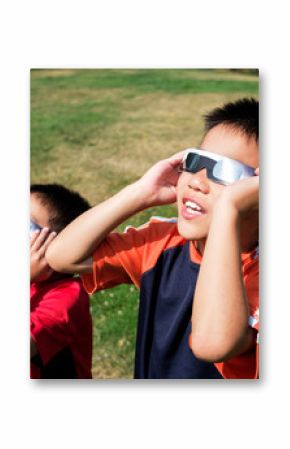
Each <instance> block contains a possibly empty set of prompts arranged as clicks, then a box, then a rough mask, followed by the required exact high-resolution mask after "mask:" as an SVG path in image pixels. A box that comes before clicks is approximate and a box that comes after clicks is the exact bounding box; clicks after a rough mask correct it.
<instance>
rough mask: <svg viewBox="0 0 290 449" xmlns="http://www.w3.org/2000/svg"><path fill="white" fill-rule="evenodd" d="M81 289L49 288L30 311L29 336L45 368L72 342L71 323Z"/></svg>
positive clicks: (72, 287)
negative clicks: (45, 365)
mask: <svg viewBox="0 0 290 449" xmlns="http://www.w3.org/2000/svg"><path fill="white" fill-rule="evenodd" d="M80 289H81V285H80V284H79V283H77V282H75V283H74V285H73V286H71V287H70V289H68V288H67V287H65V288H61V287H58V288H52V289H51V290H48V291H47V292H46V293H45V294H44V295H43V297H42V299H41V301H39V302H38V303H37V305H35V307H32V309H31V311H30V334H31V337H32V339H33V340H34V341H35V343H36V346H37V349H38V352H39V354H40V357H41V359H42V361H43V363H44V364H46V363H47V362H49V360H50V359H51V358H53V357H54V356H55V355H56V354H57V353H58V352H59V351H61V350H62V349H63V348H65V347H66V346H68V345H70V344H71V342H72V339H73V332H74V329H73V326H74V323H73V320H72V319H71V316H72V315H75V309H76V308H77V305H78V301H79V294H80Z"/></svg>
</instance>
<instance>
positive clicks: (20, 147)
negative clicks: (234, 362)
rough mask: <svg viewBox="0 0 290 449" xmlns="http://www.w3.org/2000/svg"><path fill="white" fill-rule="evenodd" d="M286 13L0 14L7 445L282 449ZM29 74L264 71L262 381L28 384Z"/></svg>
mask: <svg viewBox="0 0 290 449" xmlns="http://www.w3.org/2000/svg"><path fill="white" fill-rule="evenodd" d="M269 4H270V3H269ZM286 5H287V2H286V1H279V0H278V1H276V2H275V6H274V7H270V6H269V5H267V4H266V3H265V2H264V3H260V4H259V3H258V2H255V3H254V2H253V1H249V0H243V2H239V3H237V2H233V1H219V2H214V1H212V2H211V1H205V0H203V1H200V2H198V3H197V2H195V1H185V0H179V1H170V0H168V1H161V0H160V1H159V2H158V1H157V0H155V1H152V0H147V1H146V2H145V1H144V2H140V1H137V0H135V1H132V0H131V1H128V0H127V1H126V0H123V1H112V0H106V2H104V1H102V2H98V1H88V0H83V1H82V2H77V1H73V0H71V1H67V0H64V1H62V2H61V1H60V0H58V1H56V0H50V1H49V2H44V1H41V0H38V1H29V0H28V1H26V2H18V1H13V0H12V1H10V2H9V4H8V2H7V5H6V6H5V7H3V6H2V7H1V11H0V17H1V27H0V33H1V36H0V37H1V47H2V50H1V67H2V68H1V83H0V92H1V96H0V98H1V137H2V138H1V155H2V165H1V203H2V213H1V217H2V218H1V221H2V227H1V230H2V232H1V246H0V248H1V274H2V294H1V316H0V325H1V326H0V329H1V342H2V345H1V348H2V350H1V359H0V360H1V384H0V385H1V396H0V397H1V412H2V413H1V415H2V419H1V424H2V432H1V436H0V444H1V446H2V447H4V448H10V447H11V448H14V447H17V444H19V443H20V444H21V447H23V446H25V447H26V445H28V444H29V445H33V446H34V445H37V446H38V445H40V446H41V447H42V448H50V449H51V448H60V447H62V448H63V447H69V448H70V449H71V448H72V449H73V448H79V447H80V446H81V447H88V446H89V445H92V446H93V447H94V446H96V447H111V446H113V447H118V448H122V447H124V448H131V447H132V448H133V447H134V448H135V447H138V449H141V448H145V447H146V449H147V448H148V447H158V446H160V447H162V448H163V447H166V448H177V447H182V446H184V445H190V446H191V445H192V446H194V447H201V448H207V447H210V446H213V447H215V448H216V447H217V448H219V447H220V448H232V447H234V448H235V449H238V448H242V447H243V448H244V447H245V446H246V445H251V446H255V447H261V446H262V445H263V444H264V443H269V445H271V446H272V445H274V444H275V446H276V447H287V445H289V431H288V427H289V424H288V421H289V412H288V401H289V380H288V377H289V373H290V369H289V355H288V354H289V351H288V341H289V336H288V332H287V325H288V316H289V301H290V296H289V292H288V289H287V280H288V279H289V274H288V271H289V270H288V266H289V262H288V257H287V255H288V253H289V238H288V232H289V219H288V218H289V213H288V208H289V200H288V196H289V179H290V175H289V170H288V166H287V163H289V152H290V149H289V143H288V140H287V137H288V129H289V124H288V123H289V93H288V92H289V75H288V74H289V70H288V69H289V48H288V47H289V45H288V43H289V31H287V30H288V29H289V26H288V17H289V15H288V12H287V11H288V10H286ZM36 67H39V68H45V67H50V68H55V67H56V68H64V67H79V68H84V67H96V68H97V67H104V68H111V67H138V68H141V67H164V68H167V67H187V68H227V67H228V68H238V67H247V68H250V67H253V68H254V67H258V68H259V69H260V75H261V92H260V93H261V98H260V100H261V102H260V104H261V185H262V194H261V208H262V212H261V218H262V225H261V256H262V261H261V268H262V275H261V281H262V282H261V293H262V322H263V326H262V333H261V334H262V338H261V341H262V348H263V349H262V356H261V361H262V379H261V380H260V381H258V382H251V381H249V382H238V381H236V382H234V381H227V382H223V381H221V382H215V381H213V382H211V381H203V382H201V381H200V382H197V381H178V382H177V381H176V382H172V381H170V382H166V381H160V382H157V381H155V382H142V381H127V382H125V381H123V382H120V381H119V382H118V381H95V382H87V381H84V382H82V381H79V382H78V383H75V382H68V381H65V382H57V383H56V384H55V383H54V382H46V383H42V382H32V381H29V380H28V376H29V373H28V370H29V367H28V333H27V326H28V307H27V300H28V297H27V295H28V293H27V292H28V260H29V257H28V229H27V228H28V226H27V219H28V216H29V211H28V189H29V76H30V74H29V70H30V68H36ZM286 270H287V271H286ZM284 404H285V405H286V409H285V408H284V407H283V406H284ZM19 439H20V441H19ZM287 440H288V441H287Z"/></svg>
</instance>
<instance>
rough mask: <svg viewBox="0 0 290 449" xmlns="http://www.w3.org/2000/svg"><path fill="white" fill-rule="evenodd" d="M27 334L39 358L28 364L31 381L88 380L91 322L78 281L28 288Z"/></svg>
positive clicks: (57, 282) (67, 278) (39, 284)
mask: <svg viewBox="0 0 290 449" xmlns="http://www.w3.org/2000/svg"><path fill="white" fill-rule="evenodd" d="M30 334H31V337H32V339H33V340H34V341H35V344H36V346H37V349H38V352H39V356H40V357H39V356H36V357H34V358H32V360H31V364H30V366H31V374H30V377H31V379H40V378H79V379H91V378H92V373H91V365H92V319H91V315H90V307H89V297H88V294H87V293H86V292H85V290H84V288H83V286H82V282H81V280H80V279H78V278H73V277H64V278H62V279H59V280H55V281H53V280H52V281H50V280H48V281H47V282H40V283H34V284H31V287H30Z"/></svg>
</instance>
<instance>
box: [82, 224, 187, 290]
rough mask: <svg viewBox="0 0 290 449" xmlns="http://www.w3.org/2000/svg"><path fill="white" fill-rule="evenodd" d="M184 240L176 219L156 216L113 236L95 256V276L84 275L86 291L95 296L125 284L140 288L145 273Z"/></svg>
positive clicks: (91, 274)
mask: <svg viewBox="0 0 290 449" xmlns="http://www.w3.org/2000/svg"><path fill="white" fill-rule="evenodd" d="M181 240H182V238H181V237H180V236H179V234H178V232H177V227H176V222H175V220H174V221H173V220H161V219H159V218H155V217H153V218H152V219H151V220H150V221H149V222H148V223H146V224H144V225H142V226H140V227H139V228H133V227H128V228H127V229H126V231H125V232H124V233H111V234H110V235H108V236H107V238H106V239H105V240H103V242H102V243H101V244H100V245H99V246H98V248H97V249H96V251H95V252H94V254H93V270H92V273H89V274H84V275H82V280H83V284H84V287H85V289H86V291H87V292H88V293H89V294H92V293H94V292H95V291H96V290H102V289H106V288H111V287H114V286H115V285H119V284H124V283H125V284H128V283H129V284H130V283H133V284H135V285H136V287H138V288H139V287H140V283H141V277H142V274H143V273H145V272H146V271H148V270H149V269H151V268H152V267H153V266H154V264H155V263H156V261H157V259H158V257H159V256H160V254H161V253H162V251H163V250H164V248H168V247H169V246H170V245H176V244H178V243H179V242H180V241H181Z"/></svg>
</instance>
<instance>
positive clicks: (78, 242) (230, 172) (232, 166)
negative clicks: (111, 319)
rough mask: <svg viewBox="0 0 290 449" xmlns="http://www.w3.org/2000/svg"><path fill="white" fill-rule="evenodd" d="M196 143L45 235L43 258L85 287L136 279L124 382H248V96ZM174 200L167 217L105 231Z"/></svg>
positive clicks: (252, 195)
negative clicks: (133, 340) (132, 345)
mask: <svg viewBox="0 0 290 449" xmlns="http://www.w3.org/2000/svg"><path fill="white" fill-rule="evenodd" d="M205 125H206V126H205V135H204V137H203V140H202V142H201V145H200V148H191V149H189V151H187V152H181V153H178V154H176V155H174V156H172V157H171V158H168V159H165V160H163V161H160V162H158V163H157V164H155V165H154V166H153V167H152V168H151V169H150V170H149V171H148V172H147V173H145V175H144V176H143V177H142V178H141V179H139V180H138V181H136V182H135V183H133V184H131V185H129V186H127V187H125V188H124V189H123V190H122V191H121V192H119V193H117V194H116V195H115V196H113V197H112V198H110V199H109V200H107V201H105V202H104V203H102V204H100V205H98V206H96V207H94V208H92V209H91V210H90V211H88V212H86V213H85V214H83V215H82V216H80V217H79V218H77V219H76V220H75V221H74V222H73V223H71V224H70V225H69V226H68V227H67V228H66V229H64V231H63V232H62V233H61V234H60V235H59V236H58V237H57V238H56V239H55V240H54V241H53V242H52V244H51V245H50V247H49V249H48V252H47V259H48V262H49V264H50V265H51V266H52V267H53V268H54V269H56V270H57V271H63V272H79V273H83V281H84V285H85V287H86V289H87V291H89V292H93V291H95V290H97V289H102V288H109V287H112V286H114V285H117V284H120V283H134V284H135V285H136V286H138V287H140V307H139V320H138V331H137V344H136V359H135V377H136V378H256V377H257V370H258V366H257V344H256V340H257V329H258V257H257V242H258V215H259V213H258V200H259V176H258V166H259V154H258V102H257V101H255V100H254V99H242V100H239V101H237V102H235V103H229V104H226V105H224V106H223V107H222V108H217V109H215V110H213V111H212V112H210V113H209V114H208V115H207V116H206V118H205ZM175 201H177V207H178V219H177V222H176V221H175V220H162V219H158V218H155V219H152V220H151V221H150V222H149V223H148V224H146V225H144V226H142V227H141V228H139V229H137V230H136V229H133V228H129V229H128V230H127V231H126V232H125V233H123V234H118V233H114V232H112V230H113V229H114V228H115V227H116V226H117V225H119V224H120V223H122V222H123V221H124V220H125V219H127V218H128V217H130V216H131V215H133V214H135V213H136V212H139V211H140V210H143V209H146V208H148V207H152V206H156V205H160V204H170V203H173V202H175Z"/></svg>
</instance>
